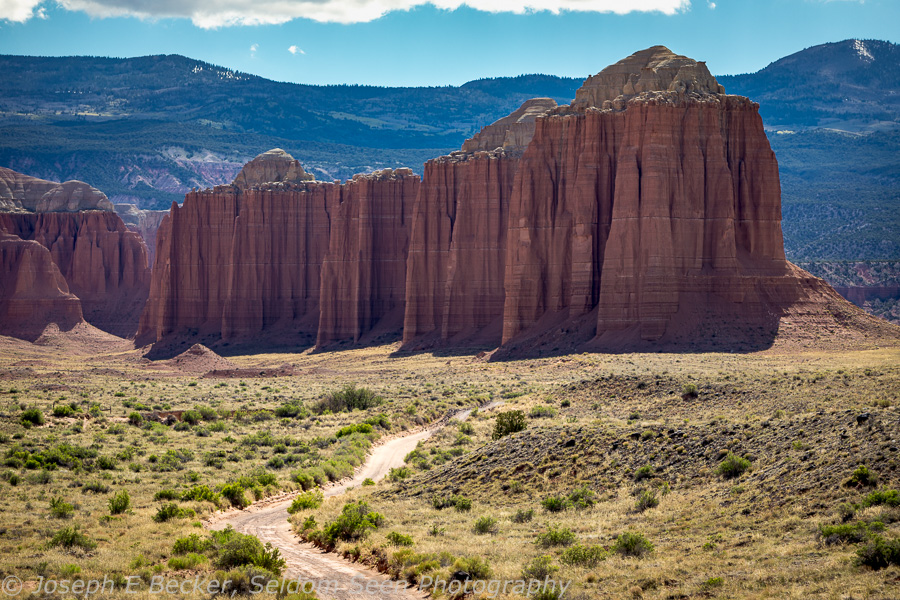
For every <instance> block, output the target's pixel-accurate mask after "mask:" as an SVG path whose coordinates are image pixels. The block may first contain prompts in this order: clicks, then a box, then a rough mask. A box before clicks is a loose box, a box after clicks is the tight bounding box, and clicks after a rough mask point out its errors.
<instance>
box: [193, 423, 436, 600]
mask: <svg viewBox="0 0 900 600" xmlns="http://www.w3.org/2000/svg"><path fill="white" fill-rule="evenodd" d="M435 430H436V429H426V430H423V431H420V432H417V433H413V434H410V435H407V436H404V437H400V438H396V439H393V440H390V441H388V442H386V443H384V444H382V445H381V446H377V447H376V448H373V450H372V453H371V455H370V456H369V459H368V460H367V461H366V463H365V464H364V465H363V467H362V468H361V469H360V470H359V472H358V473H357V474H356V475H355V476H354V477H353V479H352V480H350V481H347V482H345V483H341V484H338V485H335V486H334V487H331V488H328V489H326V490H325V496H327V497H331V496H337V495H340V494H343V493H344V492H346V491H347V489H348V488H351V487H356V486H359V485H361V484H362V482H363V480H364V479H366V478H367V477H370V478H372V479H374V480H376V481H377V480H379V479H381V478H383V477H384V476H385V475H387V473H388V471H389V470H390V469H391V468H392V467H398V466H400V465H402V464H403V459H404V458H405V457H406V455H407V454H408V453H409V452H411V451H412V450H413V449H415V447H416V444H418V443H419V441H421V440H424V439H426V438H428V437H429V436H430V435H431V434H432V433H434V431H435ZM291 500H292V499H291V498H288V499H286V500H283V501H280V502H277V503H274V504H269V505H267V506H262V507H250V508H249V509H247V510H245V511H241V512H237V513H234V514H232V515H228V516H226V517H224V518H223V519H221V520H219V521H216V522H215V523H213V524H211V525H210V527H211V528H212V529H224V528H225V527H226V526H228V525H231V526H232V527H234V528H235V529H236V530H238V531H240V532H242V533H250V534H253V535H255V536H256V537H258V538H259V539H260V540H261V541H262V542H263V543H265V542H271V544H272V545H273V546H275V547H277V548H278V549H279V550H280V551H281V554H282V556H283V557H284V559H285V561H287V570H286V572H285V574H284V575H285V578H287V579H290V580H292V581H293V580H298V579H299V580H300V581H301V582H312V584H313V585H316V586H317V593H318V596H319V598H322V600H326V599H335V600H353V599H356V600H362V599H363V598H365V599H366V600H368V599H379V600H381V599H383V600H388V599H392V598H393V599H406V600H412V599H417V600H418V599H421V598H426V597H427V594H424V593H420V592H418V590H416V589H413V588H410V589H403V588H402V587H398V586H401V585H402V584H401V583H400V582H396V581H391V580H390V578H388V577H387V576H385V575H381V574H380V573H377V572H376V571H374V570H371V569H368V568H366V567H364V566H362V565H358V564H354V563H350V562H347V561H345V560H343V559H341V558H339V557H338V556H337V555H335V554H331V553H328V552H323V551H321V550H319V549H318V548H316V547H315V546H313V545H312V544H307V543H304V542H301V541H300V540H299V538H298V537H297V536H296V535H294V533H293V532H292V531H291V527H290V524H289V523H288V520H287V519H288V513H287V508H288V506H290V504H291ZM326 582H327V583H326ZM326 586H327V587H326ZM364 588H365V589H368V590H371V591H364Z"/></svg>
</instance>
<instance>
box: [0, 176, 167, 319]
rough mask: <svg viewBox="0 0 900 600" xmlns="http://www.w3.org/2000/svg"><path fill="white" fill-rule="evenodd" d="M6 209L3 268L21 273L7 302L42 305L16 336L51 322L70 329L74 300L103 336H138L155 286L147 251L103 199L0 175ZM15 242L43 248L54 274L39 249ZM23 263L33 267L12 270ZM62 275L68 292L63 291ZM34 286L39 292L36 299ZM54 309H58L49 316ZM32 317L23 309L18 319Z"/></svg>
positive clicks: (69, 186) (72, 185)
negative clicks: (18, 300) (25, 300)
mask: <svg viewBox="0 0 900 600" xmlns="http://www.w3.org/2000/svg"><path fill="white" fill-rule="evenodd" d="M0 208H2V210H3V212H0V231H2V232H4V233H5V234H7V236H6V237H5V238H4V239H5V240H6V241H7V243H5V244H4V246H3V251H4V252H7V253H9V255H8V256H4V258H3V260H4V263H5V264H7V265H8V266H9V268H10V269H11V273H12V272H15V273H17V275H16V278H15V281H16V284H15V287H14V288H7V289H5V290H4V291H3V294H4V296H3V301H4V302H6V301H8V300H9V298H7V297H6V294H7V293H13V294H14V297H17V298H33V299H36V298H44V300H41V301H38V300H35V302H34V307H35V310H34V314H33V315H32V316H31V317H23V320H24V321H27V325H20V324H17V323H12V324H11V325H12V326H13V329H22V328H23V327H24V329H25V330H28V331H32V330H35V331H36V330H42V329H43V327H45V326H46V325H47V324H48V323H49V322H50V321H48V320H47V319H48V318H49V317H48V315H51V314H59V315H63V316H62V317H61V321H63V322H65V323H67V324H68V323H71V321H72V319H74V318H75V317H74V315H75V312H76V311H75V309H73V308H72V307H71V306H72V304H73V302H72V298H74V299H75V303H76V304H78V305H79V308H78V310H77V313H78V319H79V320H80V318H81V315H82V314H83V316H84V318H85V319H86V320H87V321H88V322H89V323H90V324H92V325H94V326H96V327H98V328H100V329H102V330H104V331H107V332H109V333H113V334H115V335H119V336H123V337H128V336H131V335H134V333H135V330H136V329H137V323H138V318H139V316H140V313H141V310H142V309H143V305H144V302H145V301H146V297H147V291H148V288H149V284H150V272H149V269H148V259H147V249H146V247H145V245H144V243H143V242H142V240H141V238H140V236H139V235H137V234H135V233H133V232H130V231H128V229H127V228H126V227H125V224H124V223H123V222H122V220H121V219H120V218H119V217H118V216H117V215H116V214H115V213H114V212H111V211H112V204H111V203H110V202H109V200H107V199H106V196H105V195H104V194H103V193H102V192H100V191H99V190H96V189H95V188H92V187H90V186H88V185H87V184H84V183H81V182H77V181H69V182H66V183H62V184H58V183H54V182H50V181H44V180H42V179H37V178H35V177H29V176H28V175H23V174H21V173H17V172H15V171H11V170H9V169H3V168H0ZM15 239H18V240H20V241H23V242H35V243H36V244H39V245H40V246H42V247H44V248H45V249H46V250H47V251H48V253H47V256H46V258H48V259H49V260H50V261H51V262H52V263H53V268H52V269H51V268H49V267H48V266H47V265H46V264H45V257H44V256H43V254H42V253H41V252H39V251H38V250H37V249H36V248H35V247H34V246H30V245H28V244H26V245H22V244H18V243H12V242H13V241H15ZM17 260H23V261H26V262H27V264H23V265H20V266H13V264H14V262H15V261H17ZM54 269H55V270H54ZM32 271H33V273H32V274H31V275H27V276H26V275H24V274H25V273H30V272H32ZM57 275H59V276H61V277H62V278H63V279H64V281H65V286H61V285H59V284H58V282H57V281H56V280H57V279H58V278H57ZM29 285H33V286H34V287H33V289H32V290H31V291H29V290H28V289H27V288H28V286H29ZM12 289H14V290H15V291H14V292H10V290H12ZM50 305H52V306H55V307H57V308H54V309H53V310H50V309H48V308H46V307H47V306H50ZM60 306H65V307H66V308H59V307H60ZM26 309H27V303H25V304H21V305H20V306H19V308H18V309H17V311H18V313H17V314H19V315H20V316H21V315H22V314H23V313H22V311H24V310H26ZM0 318H12V317H11V316H10V313H8V314H7V317H0ZM52 322H57V321H52ZM57 324H60V323H59V322H57ZM7 325H10V324H7ZM0 326H2V325H0Z"/></svg>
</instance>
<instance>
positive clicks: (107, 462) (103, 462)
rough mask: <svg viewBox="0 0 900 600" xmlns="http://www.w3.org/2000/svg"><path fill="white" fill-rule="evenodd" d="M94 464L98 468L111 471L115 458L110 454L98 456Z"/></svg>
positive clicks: (114, 466) (114, 465)
mask: <svg viewBox="0 0 900 600" xmlns="http://www.w3.org/2000/svg"><path fill="white" fill-rule="evenodd" d="M96 465H97V468H98V469H102V470H104V471H113V470H115V468H116V459H114V458H113V457H111V456H99V457H97V462H96Z"/></svg>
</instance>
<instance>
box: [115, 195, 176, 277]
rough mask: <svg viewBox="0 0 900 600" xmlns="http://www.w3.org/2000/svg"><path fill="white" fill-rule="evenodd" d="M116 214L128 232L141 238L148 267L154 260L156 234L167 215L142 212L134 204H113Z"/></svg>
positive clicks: (164, 212)
mask: <svg viewBox="0 0 900 600" xmlns="http://www.w3.org/2000/svg"><path fill="white" fill-rule="evenodd" d="M114 206H115V209H116V214H117V215H119V217H121V218H122V221H123V222H124V223H125V226H126V227H127V228H128V230H129V231H133V232H135V233H137V234H138V235H140V236H141V239H142V240H144V245H145V246H147V255H148V257H149V259H150V266H151V267H152V266H153V263H154V260H155V259H156V232H157V231H159V226H160V225H162V222H163V219H164V218H165V217H166V215H168V214H169V211H167V210H143V209H140V208H138V207H137V206H135V205H134V204H115V205H114Z"/></svg>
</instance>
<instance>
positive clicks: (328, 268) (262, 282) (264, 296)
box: [138, 149, 419, 346]
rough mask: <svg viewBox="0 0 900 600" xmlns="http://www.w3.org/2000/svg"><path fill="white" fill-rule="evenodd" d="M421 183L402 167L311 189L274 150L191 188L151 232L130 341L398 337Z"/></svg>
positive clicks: (308, 181) (284, 155) (299, 169)
mask: <svg viewBox="0 0 900 600" xmlns="http://www.w3.org/2000/svg"><path fill="white" fill-rule="evenodd" d="M418 186H419V178H418V177H417V176H415V175H413V173H412V171H411V170H410V169H396V170H391V169H386V170H384V171H380V172H377V173H373V174H368V175H357V176H356V177H354V178H353V179H352V180H350V181H348V182H346V183H344V184H340V183H338V182H334V183H324V182H317V181H314V180H312V178H311V177H310V175H308V174H307V173H305V171H304V170H303V169H302V167H301V166H300V164H299V162H297V161H296V160H294V159H293V158H292V157H291V156H290V155H288V154H287V153H285V152H284V151H283V150H279V149H276V150H271V151H269V152H266V153H263V154H261V155H259V156H258V157H256V158H255V159H253V160H252V161H251V162H249V163H248V164H247V165H245V167H244V169H243V170H242V171H241V172H240V173H239V174H238V175H237V177H236V178H235V180H234V182H233V183H232V184H231V185H225V186H217V187H216V188H213V189H208V190H204V191H195V192H191V193H189V194H188V195H187V197H186V198H185V201H184V204H183V205H182V206H178V205H177V204H173V205H172V209H171V212H170V214H169V216H168V217H166V218H165V219H164V220H163V223H162V225H161V227H160V229H159V232H158V235H157V255H156V261H155V265H154V269H153V278H152V283H151V287H150V298H149V300H148V302H147V306H146V308H145V310H144V314H143V315H142V317H141V324H140V330H139V336H138V338H139V340H141V341H147V342H153V341H170V340H173V341H177V340H178V338H184V337H186V336H193V337H201V338H204V339H207V338H208V339H217V338H221V339H222V340H226V341H231V340H236V341H247V340H250V341H255V340H259V339H260V338H263V339H265V340H266V341H270V342H271V341H273V340H284V341H286V342H289V343H299V344H303V343H306V344H312V343H318V344H319V345H320V346H327V345H329V344H332V343H335V342H340V341H359V340H360V339H362V338H363V337H364V336H366V335H367V334H371V333H373V332H377V331H379V330H381V329H384V330H385V331H389V332H390V333H394V334H396V333H397V332H399V329H400V327H401V325H402V315H403V302H404V299H405V289H404V286H405V264H406V253H407V248H408V237H409V233H408V230H409V215H410V213H411V210H412V202H413V199H414V198H415V196H416V192H417V188H418ZM320 307H321V310H320Z"/></svg>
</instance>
